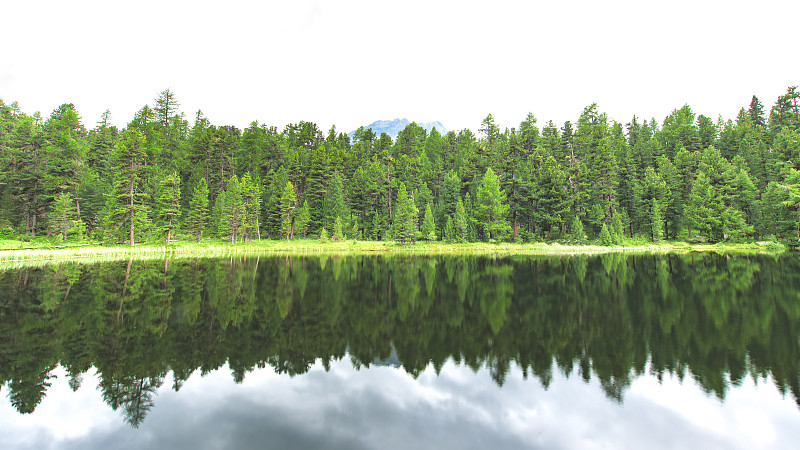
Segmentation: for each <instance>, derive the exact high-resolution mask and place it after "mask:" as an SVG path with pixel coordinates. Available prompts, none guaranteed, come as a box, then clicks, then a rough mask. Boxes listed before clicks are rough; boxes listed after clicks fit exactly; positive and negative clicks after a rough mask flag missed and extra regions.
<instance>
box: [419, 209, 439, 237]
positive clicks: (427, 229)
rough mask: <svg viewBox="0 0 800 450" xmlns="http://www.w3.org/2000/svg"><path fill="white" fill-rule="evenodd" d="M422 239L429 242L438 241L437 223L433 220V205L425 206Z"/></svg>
mask: <svg viewBox="0 0 800 450" xmlns="http://www.w3.org/2000/svg"><path fill="white" fill-rule="evenodd" d="M421 231H422V239H425V240H428V241H435V240H436V222H435V221H434V219H433V212H432V211H431V204H430V203H428V204H427V205H425V218H424V219H423V220H422V230H421Z"/></svg>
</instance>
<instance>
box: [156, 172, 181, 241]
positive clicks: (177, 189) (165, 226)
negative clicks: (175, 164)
mask: <svg viewBox="0 0 800 450" xmlns="http://www.w3.org/2000/svg"><path fill="white" fill-rule="evenodd" d="M180 205H181V178H180V177H179V176H178V174H177V172H172V173H171V174H169V175H167V176H165V177H164V178H163V179H162V180H161V192H160V193H159V196H158V200H157V208H158V209H157V213H158V219H159V221H160V222H161V229H162V230H163V231H165V232H166V233H167V245H169V243H170V239H171V237H172V232H173V230H175V229H176V228H178V218H179V217H180V216H181V208H180Z"/></svg>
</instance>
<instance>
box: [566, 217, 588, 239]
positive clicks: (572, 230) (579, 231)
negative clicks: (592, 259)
mask: <svg viewBox="0 0 800 450" xmlns="http://www.w3.org/2000/svg"><path fill="white" fill-rule="evenodd" d="M569 235H570V240H571V241H572V242H574V243H576V244H585V243H586V232H585V231H584V229H583V223H582V222H581V219H580V218H579V217H578V215H577V214H576V215H574V216H572V224H570V226H569Z"/></svg>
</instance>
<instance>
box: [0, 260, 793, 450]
mask: <svg viewBox="0 0 800 450" xmlns="http://www.w3.org/2000/svg"><path fill="white" fill-rule="evenodd" d="M799 374H800V258H798V257H797V256H796V255H789V256H781V257H772V256H769V257H768V256H758V257H753V256H751V257H733V256H724V255H716V254H706V255H695V256H678V255H672V256H629V255H603V256H597V257H589V258H587V257H572V258H568V257H564V258H543V257H498V258H491V257H436V258H425V257H397V256H393V257H369V256H350V257H330V256H323V257H303V258H298V257H251V258H246V259H243V258H238V259H230V258H229V259H213V260H202V259H201V260H177V261H166V262H165V261H156V262H153V261H120V262H115V263H105V264H100V265H82V264H79V263H64V264H61V265H54V266H49V267H45V268H30V269H21V270H9V271H5V272H0V384H1V385H2V387H1V388H0V391H1V392H3V393H4V394H5V395H4V397H6V398H5V399H4V400H2V401H0V448H48V447H50V448H110V447H114V448H142V447H169V448H252V447H255V448H263V447H276V448H281V447H300V448H320V447H324V448H423V447H424V448H430V447H438V448H487V447H494V448H526V447H533V448H538V447H543V448H592V447H605V448H607V447H612V448H620V447H631V448H642V447H646V448H653V447H656V448H658V447H695V448H761V447H763V448H782V447H783V448H794V447H795V446H796V445H797V442H798V439H800V406H798V405H799V404H800V403H798V396H800V375H799Z"/></svg>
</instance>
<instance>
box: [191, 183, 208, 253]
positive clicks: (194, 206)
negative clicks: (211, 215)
mask: <svg viewBox="0 0 800 450" xmlns="http://www.w3.org/2000/svg"><path fill="white" fill-rule="evenodd" d="M207 225H208V185H207V184H206V179H205V178H200V180H199V181H198V182H197V184H196V185H195V187H194V190H193V191H192V199H191V201H190V203H189V214H188V216H187V218H186V226H187V228H188V230H189V232H190V233H191V234H192V235H193V236H194V237H195V239H197V242H200V237H201V236H202V235H203V231H204V230H205V228H206V226H207Z"/></svg>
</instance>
